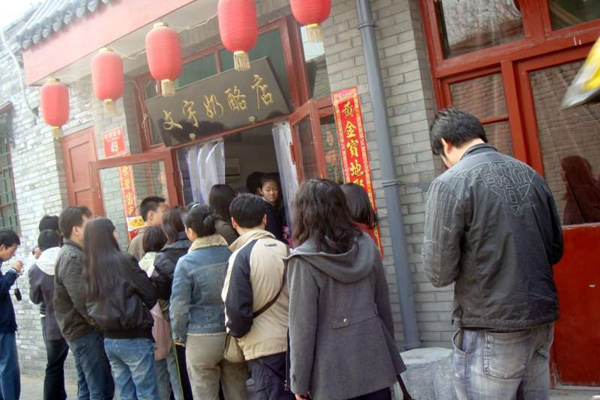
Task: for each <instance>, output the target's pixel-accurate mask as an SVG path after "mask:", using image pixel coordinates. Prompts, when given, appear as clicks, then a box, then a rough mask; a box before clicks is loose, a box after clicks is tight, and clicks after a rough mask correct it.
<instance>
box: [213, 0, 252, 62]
mask: <svg viewBox="0 0 600 400" xmlns="http://www.w3.org/2000/svg"><path fill="white" fill-rule="evenodd" d="M218 15H219V33H220V34H221V41H222V42H223V45H224V46H225V48H226V49H227V50H229V51H232V52H233V60H234V66H235V70H236V71H248V70H249V69H250V57H249V56H248V52H249V51H250V50H252V48H253V47H254V45H255V44H256V41H257V40H258V19H257V17H256V7H255V6H254V0H219V6H218Z"/></svg>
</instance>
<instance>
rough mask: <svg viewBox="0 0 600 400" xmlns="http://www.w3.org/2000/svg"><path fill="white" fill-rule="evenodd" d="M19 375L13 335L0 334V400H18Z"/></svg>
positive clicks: (15, 341) (19, 388)
mask: <svg viewBox="0 0 600 400" xmlns="http://www.w3.org/2000/svg"><path fill="white" fill-rule="evenodd" d="M20 395H21V373H20V370H19V357H18V354H17V340H16V338H15V333H14V332H11V333H0V400H19V396H20Z"/></svg>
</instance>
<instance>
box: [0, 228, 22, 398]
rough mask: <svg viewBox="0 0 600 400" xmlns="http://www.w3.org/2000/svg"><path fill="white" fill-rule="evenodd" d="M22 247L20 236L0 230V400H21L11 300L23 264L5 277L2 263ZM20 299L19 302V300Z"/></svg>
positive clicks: (11, 269)
mask: <svg viewBox="0 0 600 400" xmlns="http://www.w3.org/2000/svg"><path fill="white" fill-rule="evenodd" d="M20 244H21V241H20V240H19V236H18V235H17V234H16V233H15V232H13V231H11V230H9V229H0V399H3V400H19V396H20V395H21V376H20V371H19V357H18V355H17V340H16V338H15V332H16V331H17V322H16V319H15V310H14V308H13V305H12V300H11V299H10V288H11V286H12V285H13V284H14V283H15V281H16V280H17V278H18V277H19V275H21V273H22V272H23V263H22V262H21V261H17V262H16V263H15V264H14V265H13V266H12V267H11V268H10V269H9V270H8V271H7V272H6V275H2V271H1V268H2V263H3V262H4V261H8V260H10V259H11V258H12V257H13V256H14V254H15V251H17V247H19V245H20ZM19 300H20V299H19Z"/></svg>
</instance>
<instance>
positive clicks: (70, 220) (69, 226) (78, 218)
mask: <svg viewBox="0 0 600 400" xmlns="http://www.w3.org/2000/svg"><path fill="white" fill-rule="evenodd" d="M83 217H86V218H92V212H91V211H90V209H89V208H87V207H86V206H71V207H67V208H66V209H65V210H64V211H63V212H62V213H61V214H60V217H59V220H58V225H59V226H60V231H61V232H62V234H63V236H64V237H65V238H67V239H70V238H71V233H73V228H74V227H76V226H82V225H83Z"/></svg>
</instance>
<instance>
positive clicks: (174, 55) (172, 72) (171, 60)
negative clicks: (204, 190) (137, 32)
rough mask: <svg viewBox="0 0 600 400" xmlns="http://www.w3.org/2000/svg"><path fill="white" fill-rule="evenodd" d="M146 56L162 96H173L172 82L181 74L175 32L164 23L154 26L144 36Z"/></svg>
mask: <svg viewBox="0 0 600 400" xmlns="http://www.w3.org/2000/svg"><path fill="white" fill-rule="evenodd" d="M146 56H147V58H148V65H149V66H150V73H151V74H152V76H153V77H154V79H156V80H157V81H160V85H161V91H162V95H163V96H165V97H171V96H175V85H174V83H173V81H174V80H175V79H177V78H178V77H179V74H181V42H180V40H179V34H178V33H177V31H175V30H174V29H171V28H169V27H168V26H167V25H166V24H165V23H164V22H159V23H158V24H155V25H154V28H153V29H152V30H151V31H150V32H148V34H147V35H146Z"/></svg>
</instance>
